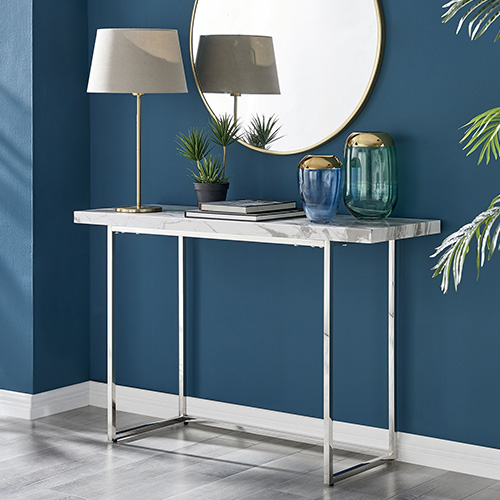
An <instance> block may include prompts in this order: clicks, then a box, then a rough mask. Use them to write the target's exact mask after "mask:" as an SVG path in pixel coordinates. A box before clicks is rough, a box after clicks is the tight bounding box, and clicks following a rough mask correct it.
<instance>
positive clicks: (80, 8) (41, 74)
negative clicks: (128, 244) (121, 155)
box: [33, 0, 90, 392]
mask: <svg viewBox="0 0 500 500" xmlns="http://www.w3.org/2000/svg"><path fill="white" fill-rule="evenodd" d="M87 30H88V25H87V2H86V1H82V0H43V1H41V0H35V1H34V2H33V199H34V209H33V214H34V215H33V222H34V233H33V241H34V255H33V273H34V274H33V276H34V278H33V283H34V327H35V330H34V332H35V333H34V344H35V345H34V348H35V357H34V392H42V391H47V390H50V389H54V388H57V387H61V386H66V385H71V384H75V383H78V382H83V381H86V380H88V378H89V282H90V278H89V234H88V231H89V230H88V229H87V228H84V227H78V226H76V225H75V224H73V211H74V210H77V209H80V208H84V207H88V206H89V204H90V194H89V191H90V189H89V186H90V172H89V99H88V96H87V94H86V86H87V78H88V72H87V58H88V49H87Z"/></svg>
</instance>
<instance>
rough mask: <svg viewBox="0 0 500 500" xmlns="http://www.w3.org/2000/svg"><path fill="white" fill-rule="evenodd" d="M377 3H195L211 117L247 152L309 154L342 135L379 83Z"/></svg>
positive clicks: (200, 70)
mask: <svg viewBox="0 0 500 500" xmlns="http://www.w3.org/2000/svg"><path fill="white" fill-rule="evenodd" d="M383 45H384V29H383V14H382V8H381V5H380V2H379V0H349V1H341V0H310V1H307V2H306V1H304V0H301V1H299V0H195V4H194V8H193V15H192V20H191V40H190V52H191V63H192V66H193V72H194V74H195V79H196V84H197V86H198V90H199V91H200V94H201V96H202V99H203V101H204V103H205V104H206V106H207V108H208V109H209V111H210V112H211V113H212V114H213V115H216V116H220V115H223V114H226V113H227V114H229V115H231V116H236V118H237V119H238V122H239V123H240V124H241V125H242V130H243V132H242V140H241V142H243V143H244V144H246V145H247V146H249V147H251V148H254V149H257V150H259V151H263V152H267V153H274V154H292V153H299V152H303V151H307V150H309V149H312V148H314V147H316V146H319V145H320V144H323V143H325V142H326V141H328V140H330V139H331V138H333V137H334V136H335V135H337V134H339V133H340V132H341V131H342V130H344V129H345V128H346V127H347V125H348V124H349V123H350V122H351V121H352V120H353V119H354V117H355V116H356V115H357V113H359V111H360V110H361V108H362V107H363V105H364V104H365V102H366V100H367V99H368V97H369V95H370V92H371V90H372V88H373V85H374V84H375V80H376V77H377V73H378V70H379V66H380V63H381V60H382V52H383Z"/></svg>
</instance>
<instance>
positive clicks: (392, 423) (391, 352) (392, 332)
mask: <svg viewBox="0 0 500 500" xmlns="http://www.w3.org/2000/svg"><path fill="white" fill-rule="evenodd" d="M387 340H388V352H387V357H388V380H389V388H388V389H389V391H388V397H389V456H390V457H391V458H392V459H395V458H396V367H395V358H396V355H395V343H396V241H395V240H392V241H389V317H388V339H387Z"/></svg>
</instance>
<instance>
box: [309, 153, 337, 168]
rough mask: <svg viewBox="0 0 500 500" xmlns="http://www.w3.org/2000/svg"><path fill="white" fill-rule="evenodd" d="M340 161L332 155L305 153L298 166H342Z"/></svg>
mask: <svg viewBox="0 0 500 500" xmlns="http://www.w3.org/2000/svg"><path fill="white" fill-rule="evenodd" d="M342 167H343V165H342V162H341V161H340V160H339V159H338V158H337V157H336V156H333V155H322V156H318V155H306V156H304V158H302V160H300V163H299V168H305V169H309V170H320V169H322V168H342Z"/></svg>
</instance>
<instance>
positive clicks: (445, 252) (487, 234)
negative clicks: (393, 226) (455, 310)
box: [431, 195, 500, 293]
mask: <svg viewBox="0 0 500 500" xmlns="http://www.w3.org/2000/svg"><path fill="white" fill-rule="evenodd" d="M499 217H500V195H499V196H497V197H496V198H494V199H493V201H492V202H491V204H490V206H489V207H488V209H487V210H485V211H484V212H481V213H480V214H479V215H477V216H476V218H475V219H474V220H473V221H472V222H470V223H469V224H466V225H465V226H462V227H461V228H460V229H459V230H458V231H456V232H454V233H453V234H450V235H449V236H448V237H447V238H445V240H444V241H443V242H442V243H441V245H440V246H439V247H438V248H436V251H435V252H434V253H433V254H432V255H431V257H437V256H438V255H439V254H441V256H440V257H439V260H438V262H437V264H436V265H435V266H434V267H433V268H432V270H433V271H434V274H433V276H432V277H433V278H434V277H435V276H438V275H439V274H441V275H442V280H441V290H442V291H443V293H446V291H447V290H448V286H449V281H450V273H452V274H453V280H454V283H455V290H456V289H457V288H458V285H459V284H460V281H461V280H462V272H463V267H464V262H465V257H466V256H467V254H468V252H469V244H470V242H471V241H472V239H473V238H474V236H475V237H476V240H477V249H476V266H477V275H478V278H479V270H480V268H481V267H482V266H483V265H484V262H485V260H486V256H487V259H488V260H489V259H491V257H492V255H493V252H494V250H495V248H497V243H498V239H499V235H500V224H498V219H499ZM495 224H497V225H496V227H495V230H494V231H493V236H491V235H492V230H493V228H494V226H495ZM499 246H500V245H499ZM499 249H500V248H499Z"/></svg>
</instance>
